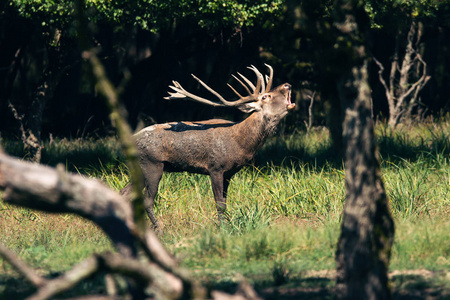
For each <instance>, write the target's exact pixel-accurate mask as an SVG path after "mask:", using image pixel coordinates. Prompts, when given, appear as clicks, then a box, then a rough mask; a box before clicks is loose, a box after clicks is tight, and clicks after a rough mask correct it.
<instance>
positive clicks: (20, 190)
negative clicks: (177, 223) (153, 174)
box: [0, 152, 258, 300]
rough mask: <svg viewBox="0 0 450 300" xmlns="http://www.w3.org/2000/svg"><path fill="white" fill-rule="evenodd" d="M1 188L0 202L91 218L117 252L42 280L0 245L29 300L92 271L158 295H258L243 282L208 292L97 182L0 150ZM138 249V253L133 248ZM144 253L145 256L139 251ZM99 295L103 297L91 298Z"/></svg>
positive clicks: (68, 285) (50, 294)
mask: <svg viewBox="0 0 450 300" xmlns="http://www.w3.org/2000/svg"><path fill="white" fill-rule="evenodd" d="M0 189H4V193H3V201H5V202H8V203H12V204H15V205H20V206H24V207H28V208H34V209H39V210H43V211H48V212H61V213H62V212H66V213H75V214H78V215H80V216H83V217H85V218H87V219H89V220H92V221H93V222H95V223H96V224H97V225H98V226H100V228H102V229H103V231H104V232H105V233H106V234H107V235H108V236H109V237H110V238H111V240H112V242H113V244H114V245H115V247H116V248H117V250H118V252H119V253H116V254H114V253H103V254H94V255H93V256H92V257H91V258H88V259H86V260H85V261H83V262H81V263H80V264H78V265H76V266H75V267H73V268H72V269H71V270H70V271H67V272H66V273H64V274H63V275H61V276H59V277H58V278H55V279H51V280H50V279H44V278H42V277H40V276H39V275H37V274H36V272H35V271H34V270H33V269H32V268H30V267H29V266H27V265H26V264H25V263H23V262H22V261H20V259H19V258H18V257H17V256H16V255H15V254H14V253H12V252H11V251H9V250H8V249H6V248H5V247H3V246H2V245H0V255H1V256H2V257H4V258H5V260H6V261H7V262H9V263H10V264H11V265H12V266H13V267H14V269H15V270H17V271H18V272H19V273H20V274H22V275H23V276H25V278H27V280H29V281H30V282H31V283H32V284H33V285H34V286H35V287H36V288H37V292H36V293H35V294H34V295H32V296H30V298H29V299H32V300H38V299H49V298H52V297H54V296H55V295H57V294H59V293H61V292H64V291H67V290H70V289H72V288H73V287H74V286H75V285H77V284H78V283H79V282H80V281H82V280H84V279H86V278H88V277H90V276H92V275H94V274H97V273H99V272H102V273H106V274H120V275H121V276H124V277H125V278H127V279H129V280H131V282H132V286H133V289H134V291H136V290H137V291H140V292H141V295H144V294H145V291H146V290H147V289H148V288H150V290H151V291H152V295H154V296H155V297H156V298H157V299H180V298H186V299H205V298H211V299H258V296H257V294H256V292H255V291H254V290H253V288H252V287H251V286H250V285H248V284H246V283H245V282H244V283H243V284H242V285H241V290H240V291H239V292H238V294H236V295H229V294H226V293H223V292H219V291H210V292H209V293H208V292H207V290H206V289H205V288H204V287H202V286H201V285H200V284H199V283H197V282H196V281H195V280H193V279H192V278H191V276H190V274H189V272H188V271H187V270H185V269H182V268H180V267H179V265H178V262H177V261H176V259H175V258H173V257H172V256H171V255H170V254H169V253H168V252H167V251H166V249H165V248H164V246H163V245H162V244H161V242H160V241H159V240H158V238H157V237H156V234H155V233H154V232H153V231H150V230H148V231H147V232H146V233H145V236H144V237H142V236H141V235H140V234H138V233H136V230H135V228H136V226H135V223H134V221H133V216H132V208H131V205H130V204H129V203H128V202H126V201H125V200H124V199H123V198H122V197H121V196H120V195H119V194H118V193H116V192H114V191H112V190H110V189H109V188H107V187H106V186H105V185H104V184H103V183H101V182H100V181H98V180H94V179H88V178H84V177H82V176H79V175H73V174H67V173H65V172H64V170H62V169H61V168H59V169H54V168H50V167H45V166H42V165H38V164H32V163H30V162H24V161H20V160H18V159H15V158H12V157H9V156H8V155H6V154H4V153H2V152H0ZM137 247H139V248H140V249H142V250H143V252H139V251H137V250H136V249H137ZM139 253H144V254H145V256H142V255H139ZM90 297H91V298H92V299H100V298H102V297H103V296H95V295H93V296H90Z"/></svg>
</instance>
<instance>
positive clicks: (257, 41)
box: [0, 0, 450, 143]
mask: <svg viewBox="0 0 450 300" xmlns="http://www.w3.org/2000/svg"><path fill="white" fill-rule="evenodd" d="M158 2H160V3H158ZM332 7H333V1H324V0H323V1H290V0H275V1H269V0H258V1H248V0H221V1H206V0H198V1H188V0H174V1H156V2H155V1H150V0H138V1H106V0H96V1H94V0H92V1H87V3H86V7H85V9H86V12H87V14H88V15H89V16H90V20H91V21H92V23H91V30H92V32H93V33H94V36H95V38H94V39H93V41H92V42H94V43H95V45H97V50H98V54H99V56H100V57H101V58H102V61H103V63H104V64H105V66H106V68H107V71H108V74H109V76H110V78H111V79H112V80H113V81H114V83H115V84H117V85H118V86H119V85H120V87H121V88H122V91H123V92H122V101H123V102H124V103H125V105H126V107H127V109H128V112H129V121H130V123H131V125H132V126H133V127H134V128H139V127H141V126H145V125H150V124H153V123H161V122H166V121H175V120H201V119H208V118H212V117H216V116H219V117H222V118H229V119H231V120H241V119H242V118H243V116H242V115H241V113H239V112H237V111H234V110H229V109H217V108H212V107H208V106H204V105H203V106H202V105H199V104H195V103H191V102H185V101H171V102H169V101H166V100H163V97H164V96H166V95H167V91H168V86H169V85H170V83H171V81H172V80H177V81H179V82H180V83H182V84H183V86H184V87H185V88H186V89H188V90H191V91H196V92H198V93H200V94H201V93H202V91H201V89H199V86H198V84H197V83H196V81H195V80H193V79H192V77H191V76H190V74H191V73H192V74H195V75H197V76H198V77H199V78H201V79H203V80H204V81H205V82H206V83H207V84H209V85H210V86H212V87H213V88H215V89H216V90H217V91H219V92H221V93H223V94H224V95H225V96H227V97H229V98H231V99H232V93H230V92H231V91H230V90H229V89H228V88H227V86H226V83H232V82H233V79H232V77H231V74H235V73H236V72H241V73H244V74H245V75H247V76H252V74H251V72H250V71H248V70H246V69H245V68H246V67H247V66H249V65H252V64H253V65H255V66H257V67H258V68H259V69H260V70H261V71H263V70H264V71H265V70H266V68H265V67H264V63H268V64H270V65H272V66H273V67H274V69H275V84H279V83H282V82H289V83H291V84H292V85H293V88H294V99H293V100H294V102H296V103H297V107H296V111H295V112H294V113H292V114H290V115H289V116H288V118H287V119H286V121H285V123H284V124H283V126H282V130H283V131H284V132H292V131H294V130H304V129H305V127H307V125H308V123H309V122H312V125H313V126H317V125H320V126H322V125H326V124H327V122H328V119H329V118H328V116H329V115H330V114H333V113H335V112H334V110H333V109H331V110H330V109H329V107H328V105H327V101H328V100H330V99H331V98H333V97H335V92H334V91H333V90H332V89H330V88H328V85H327V78H328V77H329V78H332V76H328V75H327V74H330V73H332V72H338V71H339V70H327V68H323V67H320V65H322V66H323V65H324V64H323V63H322V64H319V63H318V62H323V61H321V60H330V61H339V59H340V58H339V57H333V52H332V51H329V50H332V49H333V39H331V38H330V40H329V41H328V40H327V34H326V33H327V31H330V30H332V28H331V26H330V24H331V21H330V20H331V17H332V16H331V11H332ZM74 11H75V7H73V3H72V1H68V0H65V1H52V0H39V1H38V0H35V1H24V0H23V1H19V0H14V1H2V3H1V4H0V84H1V88H0V132H1V137H2V138H7V139H21V140H23V141H25V140H27V139H29V137H30V136H32V137H34V138H35V140H34V142H37V143H40V142H41V139H48V138H49V137H50V135H51V136H52V137H61V138H62V137H69V138H84V137H102V136H105V135H110V134H112V132H113V131H112V130H111V128H112V127H111V124H110V121H109V118H108V110H107V109H106V107H105V103H104V101H103V100H102V99H99V96H98V94H97V92H96V89H95V86H94V85H93V82H94V80H92V78H91V77H90V75H89V74H90V73H89V72H87V71H86V68H87V67H86V64H85V62H84V60H83V58H82V56H81V51H80V45H79V39H78V37H77V34H76V32H77V31H76V22H77V20H76V18H75V14H74ZM366 11H367V12H368V15H369V18H368V19H367V20H365V22H366V23H367V25H368V26H367V30H368V31H369V32H368V35H366V36H368V37H369V38H368V39H369V40H367V41H365V42H366V44H367V45H368V51H369V53H370V55H371V56H372V57H374V59H373V60H372V61H371V63H370V66H369V70H370V84H371V87H372V97H373V117H374V119H376V120H379V121H383V122H389V121H390V120H389V117H390V115H393V114H394V113H395V112H394V111H393V110H392V109H390V108H389V105H388V100H387V94H389V93H391V95H393V98H394V100H395V99H400V98H401V95H402V93H405V92H406V90H407V89H408V88H409V87H413V86H414V84H416V83H418V84H417V87H416V89H415V90H414V91H412V92H411V93H410V94H409V95H406V96H407V97H406V99H405V102H404V103H403V104H402V105H401V107H400V109H399V112H397V113H398V116H397V117H398V122H391V125H392V126H393V127H395V126H397V125H398V124H401V123H405V122H411V121H420V120H423V119H424V118H426V117H441V116H444V115H446V114H447V112H448V110H449V109H450V107H449V97H450V84H449V82H450V81H449V77H450V71H448V70H449V68H448V66H449V65H450V53H449V51H450V49H449V46H450V18H449V16H450V3H449V2H448V1H437V0H435V1H431V0H428V1H406V0H402V1H387V0H386V1H381V0H372V1H366ZM408 42H410V43H409V44H410V46H408V45H409V44H408ZM408 53H409V56H408ZM408 57H409V61H408ZM408 63H409V64H410V67H409V68H408V69H402V66H406V64H408ZM325 65H326V64H325ZM380 66H382V67H383V68H384V71H383V73H382V76H383V78H384V81H385V84H386V87H387V88H389V90H388V92H386V87H385V86H383V84H382V81H381V80H380V75H379V71H380ZM247 71H248V72H247ZM402 71H403V73H402ZM405 72H406V78H405ZM402 76H403V77H402ZM249 78H251V77H249ZM124 79H126V80H124ZM421 79H422V82H420V80H421ZM402 80H403V81H402ZM390 84H392V86H390ZM311 100H313V106H312V113H310V110H309V107H310V104H311ZM391 121H392V120H391Z"/></svg>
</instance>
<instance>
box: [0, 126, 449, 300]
mask: <svg viewBox="0 0 450 300" xmlns="http://www.w3.org/2000/svg"><path fill="white" fill-rule="evenodd" d="M449 136H450V122H448V121H445V120H444V121H440V122H438V123H423V124H417V125H415V126H413V127H410V128H406V127H405V128H402V127H400V128H399V129H398V130H397V131H395V132H391V131H389V130H388V129H386V128H384V127H382V126H378V127H377V138H378V142H379V145H380V153H381V165H382V174H383V179H384V183H385V187H386V190H387V194H388V197H389V199H390V206H391V210H392V214H393V216H394V218H395V221H396V235H395V243H394V247H393V254H392V260H391V265H390V268H391V271H394V270H400V271H401V272H407V271H408V270H428V271H429V272H432V273H431V274H433V276H431V277H430V276H428V275H427V276H422V275H421V274H416V273H414V274H413V275H411V274H409V273H399V274H397V275H395V276H394V277H393V286H394V287H395V295H397V296H398V297H401V296H402V295H413V294H414V295H417V294H419V295H422V296H423V299H425V298H426V296H433V295H435V294H436V295H437V296H439V295H443V297H444V298H445V297H446V296H448V295H449V294H450V275H449V274H450V259H449V257H450V234H449V232H450V217H449V215H450V160H449V154H450V145H449V143H450V140H449ZM2 145H3V146H4V148H5V149H6V150H7V151H10V152H14V151H16V152H14V153H16V154H17V153H18V152H17V151H19V150H20V149H19V150H18V147H17V145H16V144H14V143H12V142H5V141H2ZM19 153H20V152H19ZM43 161H44V162H45V163H48V164H51V165H55V164H56V163H63V164H64V165H65V166H66V167H67V169H69V170H74V171H76V172H79V173H81V174H83V175H85V176H90V177H95V178H99V179H101V180H102V181H104V182H105V183H106V184H107V185H109V186H110V187H111V188H113V189H116V190H119V189H121V188H122V187H124V186H125V185H126V184H127V182H128V175H127V170H126V167H125V166H124V164H123V162H122V160H121V155H120V152H119V150H118V147H117V144H116V143H115V141H114V139H102V140H96V141H94V140H90V141H81V140H77V141H67V140H59V141H55V142H54V143H53V144H51V145H46V147H45V148H44V153H43ZM344 199H345V186H344V170H343V164H342V162H341V161H339V160H338V159H337V158H336V156H335V155H334V153H333V149H332V147H331V142H330V139H329V137H328V133H327V131H326V130H322V129H320V130H315V131H314V130H313V131H311V132H310V133H308V134H304V133H296V134H294V135H289V136H281V137H280V136H279V137H277V138H272V139H271V140H269V141H268V142H267V144H266V145H265V147H264V148H263V149H261V151H260V152H259V153H258V155H257V157H256V158H255V162H254V164H253V165H251V166H248V167H246V168H244V169H243V170H242V171H241V172H239V173H238V174H237V175H236V176H235V177H234V178H233V180H232V182H231V185H230V190H229V197H228V209H227V214H226V221H225V223H224V224H223V226H221V227H219V226H218V225H217V220H216V209H215V205H214V201H213V195H212V191H211V187H210V183H209V178H208V177H206V176H201V175H195V174H186V173H182V174H165V175H164V176H163V179H162V182H161V184H160V190H159V194H158V197H157V199H156V207H155V213H156V217H157V218H158V220H159V221H160V224H161V226H162V228H163V229H164V236H162V241H163V243H164V244H165V245H166V247H167V248H168V249H169V250H170V251H171V252H172V253H174V254H175V255H176V256H177V257H178V258H179V259H180V261H181V262H182V264H183V265H184V266H185V267H187V268H188V269H190V270H191V271H192V273H193V274H194V275H195V276H196V277H198V278H199V279H201V280H202V281H203V282H204V283H205V284H206V285H208V286H213V287H217V288H221V289H224V290H229V291H233V290H234V289H235V288H236V287H237V283H238V282H239V281H240V280H241V279H242V277H245V278H246V279H247V280H248V281H249V282H251V283H253V284H254V285H255V287H256V288H257V289H258V290H259V291H260V292H261V293H262V294H263V295H266V296H267V297H268V298H270V297H275V296H273V295H275V294H276V293H278V292H283V291H287V290H289V289H291V288H300V289H302V290H301V291H303V292H304V291H310V292H307V293H306V294H305V295H306V296H308V295H309V296H311V297H312V298H314V297H313V296H317V298H316V299H325V298H327V297H329V298H332V294H333V293H332V291H333V287H334V283H333V277H332V274H333V273H332V272H333V270H334V268H335V265H334V253H335V246H336V242H337V239H338V236H339V224H340V219H341V214H342V209H343V204H344ZM0 242H2V243H4V244H5V245H7V246H8V247H9V248H10V249H12V250H14V251H15V252H16V253H18V254H19V255H20V256H21V257H22V258H23V259H24V260H25V261H26V262H28V263H30V264H31V265H33V266H34V267H36V268H38V269H40V270H41V272H42V273H44V274H51V273H55V272H56V273H58V272H62V271H64V270H67V269H68V268H70V267H71V266H72V265H73V264H75V263H77V262H79V261H80V260H82V259H83V258H86V257H88V256H89V255H90V254H91V253H93V252H101V251H104V250H107V249H111V244H110V243H109V241H108V239H107V238H106V237H105V236H104V235H103V234H102V233H101V232H100V231H99V230H98V229H97V228H96V226H95V225H93V224H91V223H90V222H88V221H85V220H83V219H81V218H79V217H75V216H71V215H52V214H45V213H41V212H34V211H31V210H28V209H24V208H17V207H13V206H10V205H7V204H5V203H2V202H0ZM322 270H328V271H327V272H328V273H325V274H331V275H323V274H324V273H323V271H322ZM14 274H15V273H14V272H13V271H12V270H11V268H10V267H9V266H8V265H7V264H6V263H1V261H0V295H1V294H2V290H3V291H11V290H10V289H9V288H8V287H14V286H15V285H14V282H12V283H11V280H13V279H14V278H16V277H14V276H15V275H14ZM268 287H271V288H272V290H267V288H268ZM83 289H84V290H89V289H93V286H92V284H91V285H89V284H88V283H86V284H85V285H84V288H83ZM274 289H276V291H275V290H274ZM27 291H28V290H27ZM311 291H312V292H311ZM266 293H268V294H266ZM274 293H275V294H274ZM405 293H406V294H405ZM408 293H409V294H408ZM433 293H434V294H433ZM6 294H7V293H6V292H5V295H6ZM24 294H26V292H24ZM8 295H10V294H8ZM275 298H276V297H275ZM444 298H442V299H444ZM0 299H2V297H1V296H0ZM5 299H6V298H5ZM419 299H421V298H419Z"/></svg>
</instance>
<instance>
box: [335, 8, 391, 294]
mask: <svg viewBox="0 0 450 300" xmlns="http://www.w3.org/2000/svg"><path fill="white" fill-rule="evenodd" d="M362 14H364V11H363V4H362V2H358V1H351V0H350V1H348V0H347V1H345V0H342V1H338V2H337V5H336V12H335V24H334V25H335V27H336V28H337V29H338V32H339V35H340V37H339V42H338V43H339V49H338V50H337V51H340V53H341V55H342V58H343V59H344V60H345V61H347V62H348V63H349V65H348V68H347V69H345V70H342V72H341V73H340V76H339V77H338V78H337V81H336V82H337V91H338V98H339V102H340V105H341V111H343V112H345V116H344V120H343V141H344V156H345V182H346V188H347V194H346V202H345V207H344V216H343V222H342V227H341V235H340V238H339V242H338V247H337V252H336V264H337V291H338V296H339V298H341V299H391V292H390V289H389V286H388V277H387V271H388V266H389V259H390V256H391V248H392V243H393V236H394V224H393V221H392V217H391V215H390V212H389V208H388V201H387V197H386V193H385V189H384V186H383V181H382V179H381V174H380V167H379V161H378V155H377V147H376V141H375V135H374V128H373V121H372V118H371V105H370V87H369V84H368V75H367V62H368V60H367V56H366V50H365V47H364V45H362V44H361V41H364V38H363V35H362V33H361V32H362V30H361V28H360V26H361V22H359V23H358V22H357V20H364V15H362Z"/></svg>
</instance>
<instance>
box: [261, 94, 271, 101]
mask: <svg viewBox="0 0 450 300" xmlns="http://www.w3.org/2000/svg"><path fill="white" fill-rule="evenodd" d="M267 98H269V99H270V95H264V96H262V100H266V99H267Z"/></svg>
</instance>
